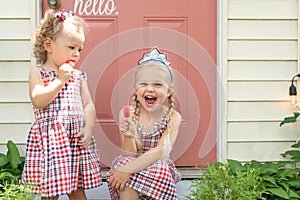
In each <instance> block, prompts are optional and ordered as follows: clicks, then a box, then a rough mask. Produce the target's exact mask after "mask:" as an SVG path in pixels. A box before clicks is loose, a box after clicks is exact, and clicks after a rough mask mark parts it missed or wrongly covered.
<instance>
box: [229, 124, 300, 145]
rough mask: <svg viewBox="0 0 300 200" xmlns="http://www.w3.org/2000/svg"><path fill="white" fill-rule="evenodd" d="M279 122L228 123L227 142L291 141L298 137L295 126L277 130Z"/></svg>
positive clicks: (291, 125) (286, 126)
mask: <svg viewBox="0 0 300 200" xmlns="http://www.w3.org/2000/svg"><path fill="white" fill-rule="evenodd" d="M279 124H280V122H279V121H271V122H265V121H260V122H259V121H255V122H250V121H247V122H229V123H228V142H245V141H248V142H256V141H260V142H261V141H269V142H271V141H293V140H295V138H297V137H298V135H297V128H296V125H295V124H289V125H284V126H282V127H280V128H279Z"/></svg>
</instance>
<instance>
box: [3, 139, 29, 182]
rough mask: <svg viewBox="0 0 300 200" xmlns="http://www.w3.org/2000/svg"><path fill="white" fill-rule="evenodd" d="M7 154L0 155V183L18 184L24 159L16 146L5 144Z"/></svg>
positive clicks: (9, 143) (10, 142)
mask: <svg viewBox="0 0 300 200" xmlns="http://www.w3.org/2000/svg"><path fill="white" fill-rule="evenodd" d="M6 146H7V154H6V155H5V154H3V153H0V183H1V184H2V185H4V184H9V183H19V181H20V179H21V176H22V170H23V167H24V163H25V157H21V156H20V153H19V150H18V148H17V146H16V145H15V144H14V143H13V142H12V141H8V142H7V145H6Z"/></svg>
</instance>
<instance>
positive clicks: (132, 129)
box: [119, 118, 137, 137]
mask: <svg viewBox="0 0 300 200" xmlns="http://www.w3.org/2000/svg"><path fill="white" fill-rule="evenodd" d="M119 130H120V132H121V133H122V134H123V135H124V136H127V137H136V136H137V127H136V124H135V123H134V122H133V121H132V120H131V119H130V118H123V119H122V121H121V123H120V124H119Z"/></svg>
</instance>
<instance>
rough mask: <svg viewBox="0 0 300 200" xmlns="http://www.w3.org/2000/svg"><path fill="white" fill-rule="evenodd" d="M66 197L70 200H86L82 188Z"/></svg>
mask: <svg viewBox="0 0 300 200" xmlns="http://www.w3.org/2000/svg"><path fill="white" fill-rule="evenodd" d="M68 197H69V198H70V200H87V198H86V195H85V192H84V189H82V188H80V189H77V190H76V191H74V192H72V193H71V194H68Z"/></svg>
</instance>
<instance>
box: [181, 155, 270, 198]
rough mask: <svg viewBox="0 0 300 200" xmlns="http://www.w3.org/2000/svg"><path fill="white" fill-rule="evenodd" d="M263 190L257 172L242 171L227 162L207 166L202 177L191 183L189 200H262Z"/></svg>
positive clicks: (231, 161) (240, 167) (239, 165)
mask: <svg viewBox="0 0 300 200" xmlns="http://www.w3.org/2000/svg"><path fill="white" fill-rule="evenodd" d="M264 191H265V188H264V187H263V184H262V179H261V178H260V176H259V171H258V170H256V169H251V170H243V167H242V165H241V164H240V163H238V162H236V161H233V160H229V161H228V163H226V164H223V163H220V162H215V163H213V164H210V165H208V166H207V169H206V171H205V172H204V176H203V177H202V178H200V179H198V180H193V181H192V187H191V192H190V194H189V195H187V196H186V197H187V199H190V200H192V199H193V200H202V199H210V200H219V199H224V200H225V199H226V200H233V199H239V200H253V199H259V198H261V199H263V198H262V194H263V192H264Z"/></svg>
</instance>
